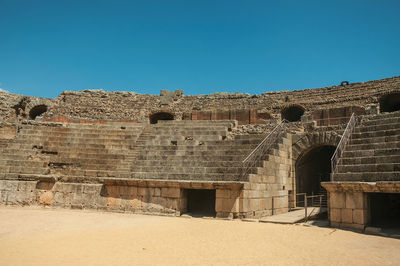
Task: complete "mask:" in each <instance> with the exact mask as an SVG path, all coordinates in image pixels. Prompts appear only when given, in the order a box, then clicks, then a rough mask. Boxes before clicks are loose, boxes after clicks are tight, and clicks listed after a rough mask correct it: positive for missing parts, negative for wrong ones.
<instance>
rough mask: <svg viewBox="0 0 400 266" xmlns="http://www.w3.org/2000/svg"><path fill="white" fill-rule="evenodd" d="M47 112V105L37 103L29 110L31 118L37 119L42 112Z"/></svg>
mask: <svg viewBox="0 0 400 266" xmlns="http://www.w3.org/2000/svg"><path fill="white" fill-rule="evenodd" d="M45 112H47V106H46V105H44V104H41V105H36V106H35V107H33V108H32V109H31V110H30V111H29V118H30V119H32V120H35V119H36V118H37V117H40V116H41V115H42V114H44V113H45Z"/></svg>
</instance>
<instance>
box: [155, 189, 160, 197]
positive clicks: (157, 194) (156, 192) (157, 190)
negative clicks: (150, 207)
mask: <svg viewBox="0 0 400 266" xmlns="http://www.w3.org/2000/svg"><path fill="white" fill-rule="evenodd" d="M154 196H156V197H160V196H161V188H159V187H156V188H154Z"/></svg>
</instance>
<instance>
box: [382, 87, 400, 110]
mask: <svg viewBox="0 0 400 266" xmlns="http://www.w3.org/2000/svg"><path fill="white" fill-rule="evenodd" d="M379 106H380V110H381V113H383V112H395V111H399V110H400V92H396V93H390V94H387V95H385V96H383V97H382V98H381V99H380V100H379Z"/></svg>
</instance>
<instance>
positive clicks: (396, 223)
mask: <svg viewBox="0 0 400 266" xmlns="http://www.w3.org/2000/svg"><path fill="white" fill-rule="evenodd" d="M369 206H370V214H371V225H372V226H375V227H380V228H382V229H394V230H396V231H397V232H398V231H400V194H395V193H369Z"/></svg>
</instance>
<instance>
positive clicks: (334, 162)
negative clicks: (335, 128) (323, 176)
mask: <svg viewBox="0 0 400 266" xmlns="http://www.w3.org/2000/svg"><path fill="white" fill-rule="evenodd" d="M357 125H358V119H357V117H356V116H355V115H354V113H353V114H352V115H351V117H350V120H349V122H348V123H347V126H346V129H345V130H344V132H343V135H342V138H341V139H340V142H339V144H338V146H337V148H336V150H335V153H334V154H333V156H332V158H331V172H332V175H331V180H332V181H334V180H333V174H334V173H336V171H337V166H338V163H339V160H340V158H341V157H342V154H343V151H344V149H345V147H346V145H347V143H348V142H349V140H350V138H351V134H352V133H353V131H354V128H355V127H356V126H357Z"/></svg>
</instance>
